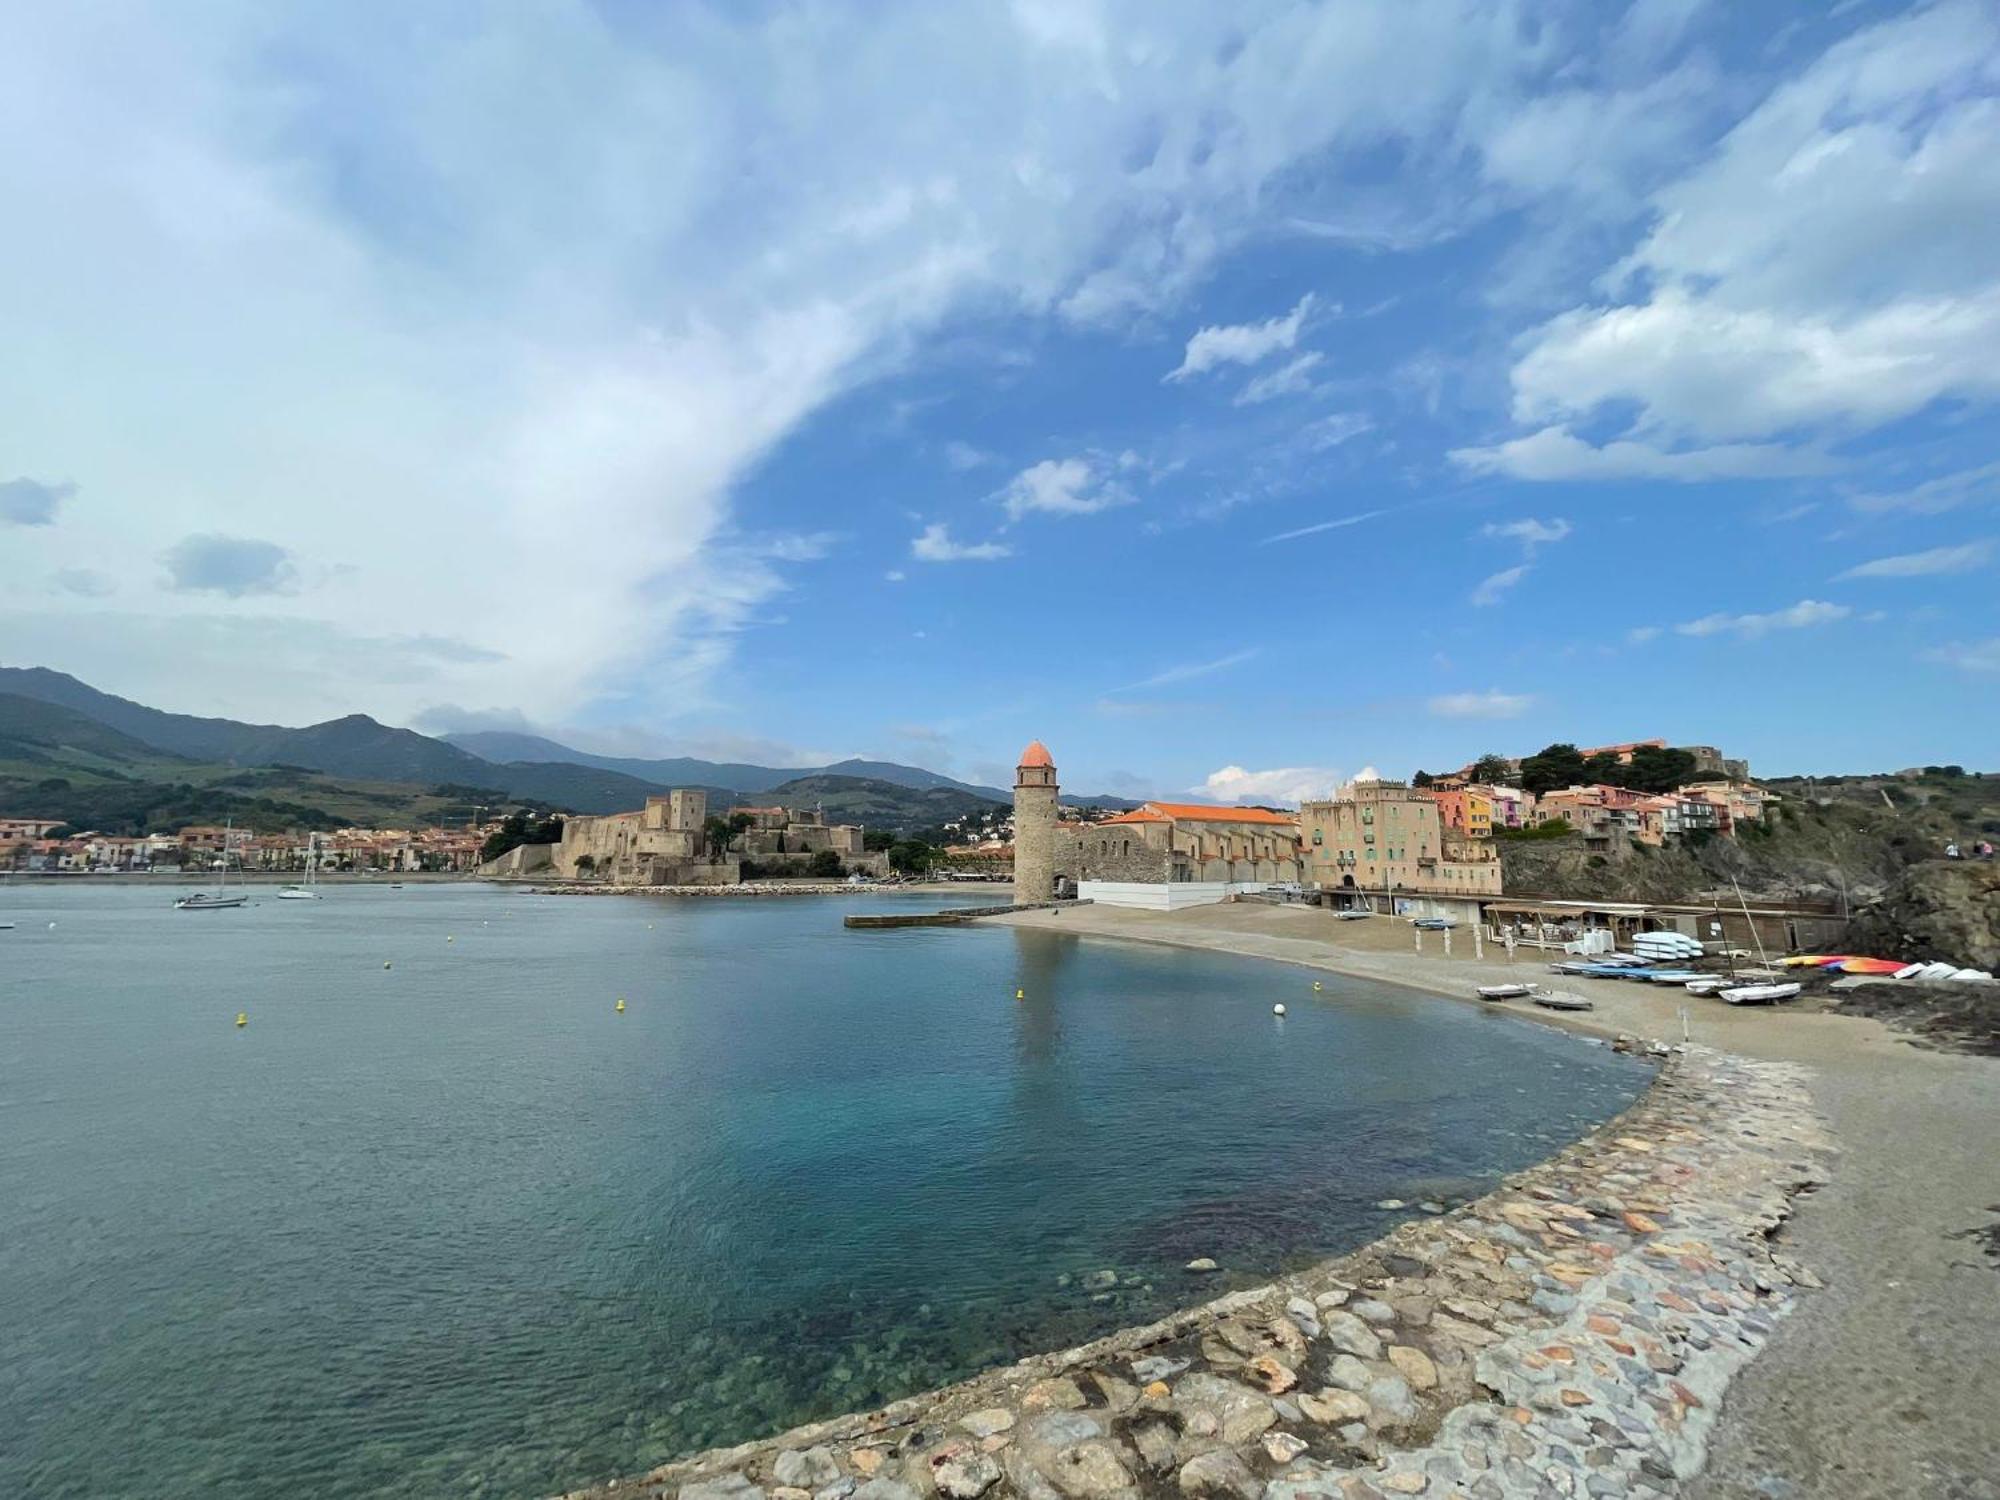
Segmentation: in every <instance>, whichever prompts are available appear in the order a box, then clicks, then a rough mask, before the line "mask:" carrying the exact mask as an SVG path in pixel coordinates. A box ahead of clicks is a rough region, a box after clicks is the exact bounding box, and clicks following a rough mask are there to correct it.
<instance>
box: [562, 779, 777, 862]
mask: <svg viewBox="0 0 2000 1500" xmlns="http://www.w3.org/2000/svg"><path fill="white" fill-rule="evenodd" d="M707 821H708V793H706V792H704V791H702V790H700V789H699V788H697V787H687V788H676V789H675V790H673V791H671V792H667V793H665V794H663V795H660V796H654V797H648V798H647V799H646V805H645V806H644V807H643V808H641V809H639V811H637V812H622V813H607V814H603V815H601V816H595V817H592V816H582V817H575V816H573V817H569V818H565V819H564V820H563V834H562V842H561V843H559V844H557V845H556V846H555V848H554V849H553V850H551V851H550V857H551V862H552V863H553V864H554V865H555V870H556V873H557V874H558V875H561V876H564V877H566V878H569V879H574V878H575V877H576V876H577V875H578V874H579V873H582V874H595V875H600V876H604V877H607V878H609V879H612V880H617V881H623V882H627V883H629V884H633V885H734V884H735V883H736V881H737V879H738V876H739V864H738V861H737V859H736V858H735V856H733V855H728V854H716V853H711V851H710V849H709V844H708V834H707V831H706V828H705V825H706V823H707Z"/></svg>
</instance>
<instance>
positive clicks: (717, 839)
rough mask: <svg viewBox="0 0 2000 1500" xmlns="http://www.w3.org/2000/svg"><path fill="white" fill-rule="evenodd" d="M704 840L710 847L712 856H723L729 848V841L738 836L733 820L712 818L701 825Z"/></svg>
mask: <svg viewBox="0 0 2000 1500" xmlns="http://www.w3.org/2000/svg"><path fill="white" fill-rule="evenodd" d="M701 834H702V840H703V842H705V843H706V844H707V845H708V852H709V853H710V854H711V855H716V854H721V853H722V852H723V851H724V850H726V849H727V848H728V847H729V841H730V840H731V839H733V838H734V837H735V836H736V830H735V829H734V828H733V827H731V820H730V819H728V818H725V817H721V816H711V817H710V818H709V820H708V821H707V822H705V823H703V824H702V825H701Z"/></svg>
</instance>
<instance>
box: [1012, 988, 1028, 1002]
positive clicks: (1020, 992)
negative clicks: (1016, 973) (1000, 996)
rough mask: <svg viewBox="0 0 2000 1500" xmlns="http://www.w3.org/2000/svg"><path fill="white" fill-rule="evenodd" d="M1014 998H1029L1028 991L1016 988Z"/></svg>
mask: <svg viewBox="0 0 2000 1500" xmlns="http://www.w3.org/2000/svg"><path fill="white" fill-rule="evenodd" d="M1014 998H1015V999H1016V1000H1025V999H1027V998H1028V992H1027V991H1026V990H1016V991H1014Z"/></svg>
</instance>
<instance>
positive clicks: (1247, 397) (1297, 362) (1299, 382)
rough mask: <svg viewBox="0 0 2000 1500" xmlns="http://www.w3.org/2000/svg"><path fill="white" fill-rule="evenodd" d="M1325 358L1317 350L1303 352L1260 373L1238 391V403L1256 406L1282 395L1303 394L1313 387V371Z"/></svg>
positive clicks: (1239, 404)
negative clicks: (1295, 357)
mask: <svg viewBox="0 0 2000 1500" xmlns="http://www.w3.org/2000/svg"><path fill="white" fill-rule="evenodd" d="M1325 358H1326V356H1325V355H1323V354H1320V353H1318V352H1317V351H1314V352H1313V353H1310V354H1301V355H1300V356H1299V357H1298V358H1297V359H1294V360H1291V361H1289V362H1288V363H1286V364H1283V365H1280V366H1279V367H1278V368H1277V369H1275V370H1272V371H1269V372H1268V373H1266V374H1263V375H1259V376H1258V377H1257V378H1256V379H1255V380H1253V381H1251V382H1250V383H1249V384H1248V385H1246V386H1244V387H1243V389H1242V390H1240V391H1238V392H1237V393H1236V404H1237V405H1238V406H1255V405H1256V404H1257V403H1258V402H1260V401H1275V400H1277V399H1278V397H1280V396H1298V395H1303V394H1304V393H1305V392H1307V391H1310V390H1311V389H1312V388H1313V383H1312V372H1313V371H1314V370H1315V369H1317V368H1318V367H1319V365H1320V362H1321V361H1322V360H1324V359H1325Z"/></svg>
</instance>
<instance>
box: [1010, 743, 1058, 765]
mask: <svg viewBox="0 0 2000 1500" xmlns="http://www.w3.org/2000/svg"><path fill="white" fill-rule="evenodd" d="M1055 764H1056V763H1055V757H1053V756H1052V755H1050V754H1049V747H1048V746H1047V745H1044V744H1043V743H1042V742H1041V741H1040V740H1036V741H1035V742H1034V743H1033V744H1032V745H1030V746H1028V748H1027V749H1025V750H1023V751H1022V752H1021V764H1020V765H1019V766H1017V767H1016V768H1015V769H1017V770H1022V771H1025V770H1027V769H1028V768H1029V767H1031V766H1047V767H1048V768H1049V769H1050V770H1054V769H1055Z"/></svg>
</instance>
